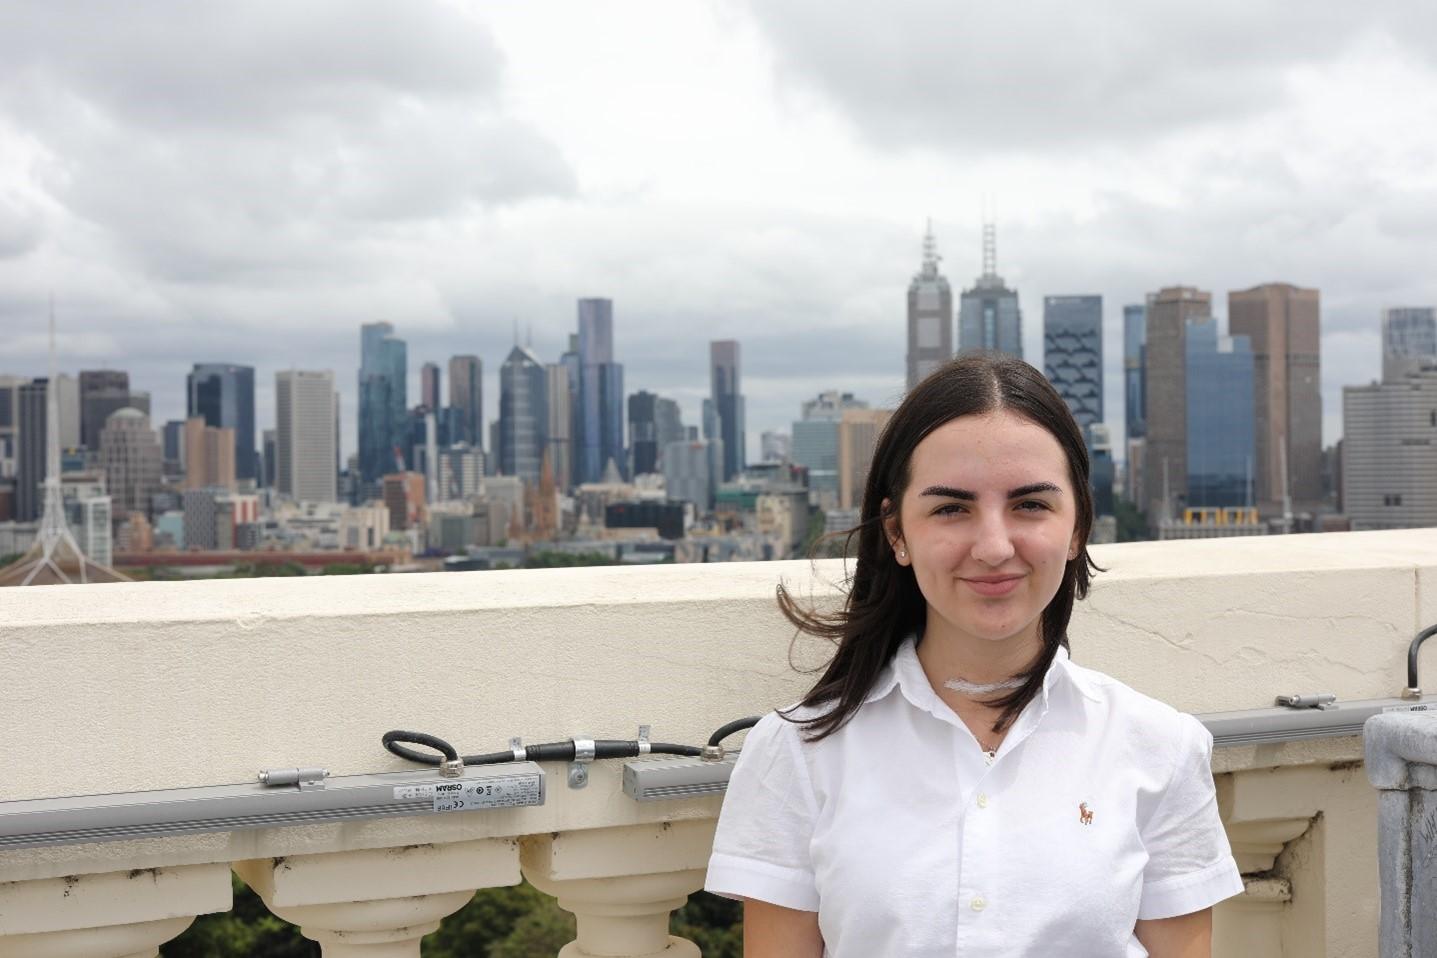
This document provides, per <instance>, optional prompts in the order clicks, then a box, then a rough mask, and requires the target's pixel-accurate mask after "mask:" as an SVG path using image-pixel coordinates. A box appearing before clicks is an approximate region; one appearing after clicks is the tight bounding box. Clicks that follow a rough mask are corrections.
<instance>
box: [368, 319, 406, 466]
mask: <svg viewBox="0 0 1437 958" xmlns="http://www.w3.org/2000/svg"><path fill="white" fill-rule="evenodd" d="M359 337H360V340H359V341H360V363H359V471H360V475H361V477H362V479H363V481H364V482H365V483H375V482H378V481H379V480H380V478H381V477H383V476H385V475H387V474H389V473H392V472H394V470H395V464H396V463H395V460H396V456H395V450H396V449H397V450H401V455H402V450H403V449H404V448H405V446H406V445H407V433H408V429H409V421H408V416H409V414H408V399H407V396H408V387H407V383H408V364H409V350H408V348H407V346H406V345H405V342H404V340H402V339H398V338H396V337H395V335H394V327H393V326H392V325H390V324H389V323H366V324H365V325H363V326H361V327H360V330H359Z"/></svg>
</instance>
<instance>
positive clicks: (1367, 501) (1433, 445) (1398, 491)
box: [1342, 370, 1437, 529]
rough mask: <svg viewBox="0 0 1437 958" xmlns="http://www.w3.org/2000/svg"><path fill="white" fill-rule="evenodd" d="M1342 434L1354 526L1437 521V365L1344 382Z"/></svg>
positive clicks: (1345, 491) (1347, 507) (1345, 487)
mask: <svg viewBox="0 0 1437 958" xmlns="http://www.w3.org/2000/svg"><path fill="white" fill-rule="evenodd" d="M1342 436H1343V438H1342V509H1343V512H1345V513H1346V514H1347V517H1348V518H1349V519H1351V520H1352V528H1353V529H1405V528H1414V527H1418V526H1437V481H1434V480H1433V477H1434V476H1437V370H1428V371H1425V372H1415V373H1408V374H1407V375H1405V376H1403V377H1402V378H1401V379H1400V380H1399V381H1396V382H1384V383H1373V384H1372V385H1370V386H1345V387H1343V390H1342Z"/></svg>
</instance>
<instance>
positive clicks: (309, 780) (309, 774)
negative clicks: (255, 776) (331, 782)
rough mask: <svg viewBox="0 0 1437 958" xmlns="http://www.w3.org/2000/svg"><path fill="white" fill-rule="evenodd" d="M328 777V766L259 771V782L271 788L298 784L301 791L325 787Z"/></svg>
mask: <svg viewBox="0 0 1437 958" xmlns="http://www.w3.org/2000/svg"><path fill="white" fill-rule="evenodd" d="M328 777H329V769H326V768H266V769H263V770H261V771H260V773H259V783H260V784H261V785H268V786H270V787H271V788H277V787H279V786H283V785H296V786H298V787H299V790H300V791H301V792H312V791H315V790H317V789H321V788H324V780H325V779H326V778H328Z"/></svg>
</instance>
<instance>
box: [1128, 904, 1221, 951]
mask: <svg viewBox="0 0 1437 958" xmlns="http://www.w3.org/2000/svg"><path fill="white" fill-rule="evenodd" d="M1133 933H1134V934H1136V935H1137V936H1138V941H1139V942H1141V943H1142V946H1143V947H1144V948H1146V949H1147V950H1148V954H1149V955H1151V956H1152V958H1212V909H1211V908H1204V909H1203V910H1202V911H1195V912H1193V913H1191V914H1188V915H1175V916H1173V917H1172V918H1148V919H1145V920H1140V921H1139V922H1138V924H1137V927H1136V928H1135V929H1134V932H1133Z"/></svg>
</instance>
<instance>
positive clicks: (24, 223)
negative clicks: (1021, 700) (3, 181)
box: [0, 192, 42, 259]
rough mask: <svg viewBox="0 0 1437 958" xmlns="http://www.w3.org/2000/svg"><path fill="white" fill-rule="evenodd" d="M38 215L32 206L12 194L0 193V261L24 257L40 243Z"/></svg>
mask: <svg viewBox="0 0 1437 958" xmlns="http://www.w3.org/2000/svg"><path fill="white" fill-rule="evenodd" d="M41 235H42V228H41V224H40V215H39V213H38V211H37V210H36V209H35V208H34V205H33V204H32V203H30V202H28V201H27V200H24V199H22V198H21V197H20V196H18V195H16V194H13V193H4V192H0V259H13V258H16V257H19V256H24V255H25V254H26V253H28V252H30V251H31V250H33V249H34V248H35V247H36V246H38V245H39V243H40V238H41Z"/></svg>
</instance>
